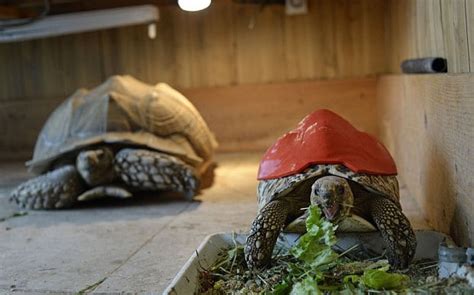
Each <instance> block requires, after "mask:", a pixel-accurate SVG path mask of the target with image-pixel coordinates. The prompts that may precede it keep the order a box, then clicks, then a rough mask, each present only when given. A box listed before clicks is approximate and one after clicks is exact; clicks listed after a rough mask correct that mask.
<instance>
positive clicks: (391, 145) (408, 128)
mask: <svg viewBox="0 0 474 295" xmlns="http://www.w3.org/2000/svg"><path fill="white" fill-rule="evenodd" d="M473 85H474V76H473V75H469V74H464V75H461V74H459V75H410V76H386V77H382V78H381V79H380V80H379V83H378V87H377V103H378V107H377V110H378V111H377V113H378V114H379V118H378V122H379V125H380V126H381V129H380V133H379V137H380V138H382V139H383V141H384V142H385V144H386V146H387V147H388V149H389V150H390V151H391V152H392V155H393V156H394V158H395V160H396V162H397V165H398V168H399V174H400V178H401V180H402V182H403V184H404V185H405V186H406V188H407V190H408V191H409V193H410V194H411V196H414V197H415V198H416V199H417V201H418V203H419V205H420V210H421V212H420V214H422V215H423V216H424V218H426V219H427V220H428V222H429V223H430V225H431V226H433V228H435V229H437V230H440V231H443V232H446V233H450V234H451V235H452V236H453V237H454V238H455V240H456V242H458V243H459V244H461V245H468V244H471V245H472V242H473V241H474V213H473V212H474V210H473V209H474V199H473V198H472V191H473V190H474V181H473V177H472V174H473V172H474V171H473V169H474V168H473V167H474V158H473V157H472V146H473V144H474V141H473V139H474V86H473Z"/></svg>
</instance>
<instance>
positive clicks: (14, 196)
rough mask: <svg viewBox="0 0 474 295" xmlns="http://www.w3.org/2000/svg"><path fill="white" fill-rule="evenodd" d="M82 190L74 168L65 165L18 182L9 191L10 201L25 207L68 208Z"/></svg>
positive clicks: (82, 186) (83, 188)
mask: <svg viewBox="0 0 474 295" xmlns="http://www.w3.org/2000/svg"><path fill="white" fill-rule="evenodd" d="M84 190H85V187H84V185H83V184H82V181H81V179H80V176H79V173H78V172H77V171H76V168H75V167H74V166H72V165H67V166H63V167H60V168H57V169H55V170H53V171H50V172H48V173H46V174H43V175H40V176H38V177H35V178H33V179H30V180H28V181H26V182H24V183H22V184H20V185H19V186H18V187H17V188H16V189H14V190H13V191H12V192H11V193H10V201H14V202H16V203H17V204H18V205H19V206H20V208H27V209H59V208H68V207H71V206H72V205H73V204H74V203H75V202H76V199H77V196H78V195H79V194H80V193H82V192H83V191H84Z"/></svg>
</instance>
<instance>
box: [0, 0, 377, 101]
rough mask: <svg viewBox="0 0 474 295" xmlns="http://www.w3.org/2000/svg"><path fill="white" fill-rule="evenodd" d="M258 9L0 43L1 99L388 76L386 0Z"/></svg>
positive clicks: (218, 4)
mask: <svg viewBox="0 0 474 295" xmlns="http://www.w3.org/2000/svg"><path fill="white" fill-rule="evenodd" d="M125 2H126V1H121V2H120V3H121V5H122V4H123V3H125ZM86 8H87V7H86ZM258 9H259V8H258V6H257V5H248V4H247V5H243V4H237V3H234V2H232V1H231V0H222V1H214V2H213V4H212V5H211V7H210V8H209V9H206V10H204V11H201V12H198V13H189V12H184V11H182V10H180V9H179V8H178V7H177V6H176V5H164V6H161V7H160V20H159V22H158V23H157V38H156V39H154V40H151V39H149V38H148V36H147V28H146V26H144V25H138V26H132V27H124V28H117V29H110V30H105V31H100V32H91V33H85V34H75V35H69V36H62V37H54V38H47V39H42V40H34V41H26V42H19V43H12V44H1V45H0V54H1V55H0V61H1V62H2V67H0V77H1V78H2V80H0V101H12V100H17V99H26V100H28V99H32V98H33V97H42V98H49V99H51V98H57V97H59V96H62V95H63V96H67V95H69V94H70V93H72V92H73V91H74V90H75V89H77V88H80V87H90V86H91V85H98V84H100V83H101V82H102V81H104V80H105V79H106V78H107V77H108V76H110V75H113V74H130V75H133V76H135V77H136V78H138V79H140V80H143V81H145V82H148V83H157V82H159V81H161V82H167V83H169V84H171V85H173V86H175V87H182V88H188V87H211V86H228V85H236V84H245V83H273V82H287V81H301V80H314V79H321V78H345V77H359V76H366V75H373V74H377V73H382V72H384V71H385V60H384V50H385V48H384V44H383V42H381V40H383V39H384V11H385V2H384V1H380V0H353V1H347V0H337V1H333V0H316V1H314V2H311V3H310V6H309V13H308V14H307V15H303V16H286V15H285V13H284V7H283V6H282V5H268V6H266V7H265V8H264V9H263V10H262V11H261V12H260V13H259V12H258ZM253 18H254V21H255V26H254V28H253V29H249V22H251V20H252V19H253ZM5 64H6V65H7V66H3V65H5Z"/></svg>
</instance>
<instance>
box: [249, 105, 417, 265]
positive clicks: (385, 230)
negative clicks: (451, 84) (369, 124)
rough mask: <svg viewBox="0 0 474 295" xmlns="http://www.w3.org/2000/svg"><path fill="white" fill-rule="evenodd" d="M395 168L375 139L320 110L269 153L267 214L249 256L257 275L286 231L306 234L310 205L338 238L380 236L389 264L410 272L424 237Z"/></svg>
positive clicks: (264, 171)
mask: <svg viewBox="0 0 474 295" xmlns="http://www.w3.org/2000/svg"><path fill="white" fill-rule="evenodd" d="M396 174H397V170H396V166H395V163H394V161H393V159H392V157H391V156H390V154H389V152H388V151H387V150H386V148H385V147H384V146H383V145H382V144H381V143H380V142H378V141H377V140H376V139H375V138H373V137H372V136H370V135H369V134H367V133H365V132H360V131H358V130H357V129H355V128H354V127H353V126H352V125H351V124H350V123H349V122H348V121H346V120H345V119H343V118H342V117H340V116H339V115H337V114H335V113H333V112H332V111H330V110H325V109H323V110H317V111H315V112H313V113H311V114H310V115H308V116H307V117H305V118H304V119H303V120H302V121H301V122H300V123H299V125H298V127H297V128H296V129H295V130H292V131H290V132H288V133H287V134H285V135H284V136H283V137H281V138H279V139H278V140H277V142H276V143H275V144H274V145H273V146H272V147H270V148H269V149H268V150H267V152H266V153H265V155H264V157H263V160H262V161H261V163H260V168H259V174H258V179H259V183H258V188H257V193H258V206H259V212H258V214H257V216H256V218H255V220H254V221H253V222H252V225H251V228H250V231H249V236H248V237H247V240H246V245H245V248H244V252H245V259H246V262H247V265H248V266H249V268H251V269H258V268H262V267H265V266H266V265H268V264H269V263H270V261H271V255H272V252H273V248H274V246H275V243H276V240H277V237H278V235H279V234H280V231H281V230H282V229H285V228H286V229H287V230H289V231H299V232H301V231H304V230H305V227H304V220H305V217H306V214H307V213H304V210H302V208H307V207H308V206H309V205H310V204H313V205H317V206H319V207H320V208H321V211H322V212H323V215H324V217H325V218H326V219H327V220H329V221H331V222H332V223H335V224H338V231H355V232H364V231H375V230H378V231H380V233H381V236H382V238H383V241H384V244H385V247H386V254H387V258H388V260H389V263H390V264H391V265H392V266H393V267H394V268H405V267H407V266H408V264H409V262H410V261H411V260H412V259H413V257H414V254H415V250H416V245H417V242H416V237H415V233H414V231H413V229H412V227H411V225H410V222H409V220H408V219H407V217H406V216H405V215H404V214H403V212H402V208H401V205H400V202H399V186H398V181H397V178H396Z"/></svg>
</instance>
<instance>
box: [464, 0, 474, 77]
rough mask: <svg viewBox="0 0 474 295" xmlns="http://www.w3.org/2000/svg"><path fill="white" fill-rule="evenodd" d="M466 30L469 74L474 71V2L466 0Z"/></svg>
mask: <svg viewBox="0 0 474 295" xmlns="http://www.w3.org/2000/svg"><path fill="white" fill-rule="evenodd" d="M466 30H467V40H468V51H469V72H471V73H472V72H473V71H474V1H472V0H466Z"/></svg>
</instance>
